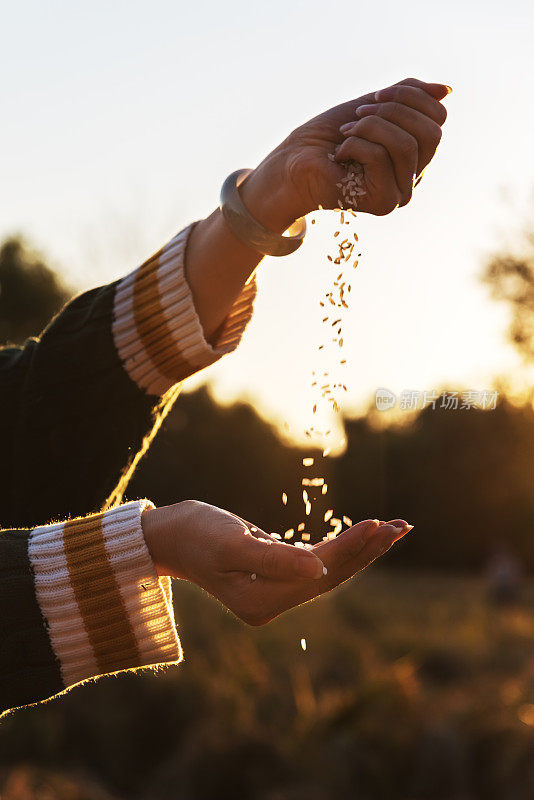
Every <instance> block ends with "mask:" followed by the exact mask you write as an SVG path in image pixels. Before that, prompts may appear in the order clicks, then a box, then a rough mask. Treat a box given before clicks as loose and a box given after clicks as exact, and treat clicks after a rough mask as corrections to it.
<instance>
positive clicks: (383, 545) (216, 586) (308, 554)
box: [142, 501, 412, 625]
mask: <svg viewBox="0 0 534 800" xmlns="http://www.w3.org/2000/svg"><path fill="white" fill-rule="evenodd" d="M142 524H143V532H144V535H145V539H146V541H147V545H148V547H149V550H150V552H151V554H152V557H153V559H154V562H155V564H156V568H157V570H158V573H159V574H160V575H171V576H174V577H177V578H182V579H185V580H189V581H192V582H193V583H196V584H197V585H199V586H201V587H202V588H203V589H205V590H206V591H208V592H209V593H210V594H212V595H213V596H214V597H216V598H217V599H218V600H220V601H221V602H222V603H223V604H224V605H225V606H227V608H229V609H230V610H231V611H232V612H233V613H234V614H235V615H236V616H238V617H240V618H241V619H242V620H244V621H245V622H247V623H249V624H250V625H263V624H265V623H267V622H269V621H270V620H271V619H274V617H276V616H278V615H279V614H281V613H283V612H284V611H287V610H288V609H290V608H292V607H294V606H297V605H300V604H301V603H304V602H306V601H307V600H311V599H312V598H314V597H317V596H318V595H320V594H323V593H324V592H328V591H330V590H331V589H333V588H334V587H336V586H338V585H339V584H340V583H343V582H344V581H346V580H348V579H349V578H351V577H352V576H353V575H355V574H356V573H358V572H360V571H361V570H362V569H365V567H367V566H368V565H369V564H370V563H371V562H372V561H374V560H375V559H376V558H378V557H379V556H381V555H383V554H384V553H385V552H387V550H389V548H390V547H391V546H392V545H393V544H394V542H396V541H397V540H398V539H400V538H401V537H402V536H404V535H405V534H406V533H407V532H408V531H409V530H410V529H411V527H412V526H410V525H408V523H406V522H405V521H404V520H401V519H397V520H392V521H391V522H388V523H381V522H379V521H377V520H364V521H363V522H359V523H358V524H357V525H354V526H352V527H351V528H349V529H348V530H346V531H344V532H343V533H340V534H339V535H338V536H337V537H336V538H335V539H330V540H327V541H321V542H319V543H318V544H316V545H314V546H313V547H311V548H309V549H308V548H302V547H295V546H293V545H289V544H286V543H284V542H282V541H280V540H279V539H277V538H276V537H275V536H271V535H269V534H267V533H265V532H264V531H262V530H261V529H260V528H258V527H256V526H255V525H252V524H251V523H249V522H247V521H245V520H243V519H241V518H240V517H238V516H236V515H234V514H231V513H230V512H228V511H224V510H222V509H220V508H216V507H215V506H210V505H207V504H206V503H200V502H197V501H185V502H182V503H177V504H176V505H172V506H166V507H163V508H156V509H147V510H146V511H145V512H144V513H143V516H142Z"/></svg>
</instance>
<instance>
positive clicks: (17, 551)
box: [0, 500, 182, 714]
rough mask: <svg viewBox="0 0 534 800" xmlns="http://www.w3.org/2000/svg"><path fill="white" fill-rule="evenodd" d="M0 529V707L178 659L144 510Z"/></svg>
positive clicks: (138, 505) (130, 506)
mask: <svg viewBox="0 0 534 800" xmlns="http://www.w3.org/2000/svg"><path fill="white" fill-rule="evenodd" d="M147 505H149V506H150V505H151V504H150V503H148V501H144V500H142V501H137V502H133V503H127V504H125V505H123V506H118V507H117V508H114V509H111V510H110V511H107V512H105V513H103V514H93V515H90V516H88V517H84V518H80V519H72V520H69V521H67V522H63V523H58V524H53V525H48V526H44V527H38V528H34V529H32V530H29V531H27V530H26V531H20V530H8V531H2V532H0V573H1V581H0V608H1V614H0V714H1V713H2V712H5V711H6V710H9V709H13V708H15V707H18V706H21V705H27V704H30V703H36V702H39V701H41V700H44V699H46V698H48V697H51V696H53V695H55V694H57V693H59V692H61V691H63V690H64V689H68V688H70V687H72V686H74V685H76V684H78V683H80V682H82V681H85V680H87V679H89V678H92V677H96V676H99V675H103V674H106V673H112V672H117V671H120V670H127V669H136V668H139V667H147V666H152V667H155V666H161V665H168V664H176V663H178V662H179V661H181V659H182V650H181V646H180V641H179V639H178V636H177V632H176V627H175V623H174V616H173V610H172V602H171V589H170V579H169V578H158V575H157V573H156V570H155V568H154V565H153V563H152V559H151V557H150V554H149V552H148V548H147V546H146V543H145V540H144V537H143V532H142V527H141V513H142V511H143V509H144V508H145V507H146V506H147Z"/></svg>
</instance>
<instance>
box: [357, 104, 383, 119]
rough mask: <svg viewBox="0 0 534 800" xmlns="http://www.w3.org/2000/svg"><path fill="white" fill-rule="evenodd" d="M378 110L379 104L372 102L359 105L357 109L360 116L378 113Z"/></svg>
mask: <svg viewBox="0 0 534 800" xmlns="http://www.w3.org/2000/svg"><path fill="white" fill-rule="evenodd" d="M377 111H378V104H373V103H370V104H368V105H365V106H358V108H357V109H356V113H357V114H358V116H359V117H363V116H364V115H365V114H376V112H377Z"/></svg>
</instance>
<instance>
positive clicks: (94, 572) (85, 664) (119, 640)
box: [0, 228, 255, 713]
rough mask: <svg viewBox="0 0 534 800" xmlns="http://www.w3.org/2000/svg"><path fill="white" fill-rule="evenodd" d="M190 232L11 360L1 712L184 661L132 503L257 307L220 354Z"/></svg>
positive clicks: (239, 315)
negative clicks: (104, 678) (193, 288)
mask: <svg viewBox="0 0 534 800" xmlns="http://www.w3.org/2000/svg"><path fill="white" fill-rule="evenodd" d="M190 230H191V228H186V229H184V230H183V231H181V232H180V233H179V234H178V235H177V236H176V237H174V239H172V240H171V241H170V242H169V243H168V244H167V245H166V246H165V247H164V248H162V250H160V251H159V252H158V253H156V254H155V255H154V256H152V257H151V258H150V259H148V261H146V262H145V263H144V264H143V265H142V266H141V267H139V268H138V269H136V270H134V272H132V273H131V274H130V275H128V276H126V277H125V278H124V279H123V280H121V281H118V282H116V283H113V284H110V285H108V286H104V287H101V288H98V289H95V290H92V291H89V292H86V293H84V294H82V295H80V296H79V297H77V298H75V299H74V300H73V301H72V302H70V303H69V304H68V305H67V306H66V307H65V308H64V309H63V311H62V312H61V313H60V314H59V315H58V316H57V317H56V318H55V319H54V320H53V322H52V323H51V324H50V325H49V326H48V328H46V330H45V331H44V332H43V334H42V336H41V337H40V339H39V340H36V339H31V340H29V341H28V342H27V343H26V345H25V346H24V347H23V348H18V347H7V348H4V349H1V350H0V433H1V437H2V438H1V441H2V444H3V447H2V458H1V459H0V481H1V484H0V485H1V487H2V491H1V494H0V526H1V528H2V529H3V530H2V531H0V569H1V571H2V576H1V580H0V713H1V712H2V711H4V710H6V709H11V708H13V707H16V706H20V705H23V704H28V703H33V702H37V701H39V700H42V699H44V698H46V697H49V696H51V695H53V694H55V693H57V692H59V691H62V690H63V689H65V688H68V687H69V686H72V685H74V684H75V683H78V682H80V681H82V680H86V679H87V678H90V677H93V676H97V675H100V674H103V673H105V672H114V671H117V670H120V669H128V668H135V667H138V666H147V665H157V664H162V663H165V664H168V663H176V662H178V661H179V660H180V658H181V649H180V643H179V640H178V638H177V634H176V629H175V626H174V619H173V614H172V602H171V591H170V581H169V579H167V578H161V579H158V576H157V574H156V571H155V569H154V566H153V564H152V561H151V559H150V555H149V553H148V549H147V547H146V544H145V542H144V539H143V535H142V527H141V513H142V510H143V507H144V505H145V504H146V502H147V501H138V502H135V503H128V504H126V505H119V503H120V500H121V497H122V494H123V492H124V489H125V487H126V484H127V482H128V479H129V477H130V476H131V474H132V472H133V469H134V468H135V465H136V464H137V462H138V460H139V458H140V457H141V456H142V454H143V453H144V452H146V450H147V449H148V446H149V445H150V442H151V440H152V438H153V436H154V435H155V433H156V432H157V430H158V428H159V425H160V424H161V421H162V419H163V417H164V416H165V414H166V413H167V412H168V410H169V409H170V407H171V406H172V404H173V402H174V400H175V399H176V397H177V395H178V393H179V389H180V383H181V381H183V380H184V379H185V378H187V377H188V376H189V375H191V374H193V373H194V372H197V371H198V370H200V369H203V368H204V367H205V366H208V365H209V364H210V363H212V362H213V361H215V360H216V359H218V358H219V357H220V356H221V355H223V354H224V353H226V352H229V351H230V350H232V349H234V348H235V346H236V345H237V344H238V342H239V340H240V337H241V335H242V332H243V330H244V328H245V326H246V324H247V322H248V320H249V319H250V316H251V313H252V302H253V299H254V296H255V283H254V281H250V282H249V283H248V284H247V286H246V287H245V289H244V290H243V293H242V295H241V297H240V298H238V300H237V301H236V303H235V304H234V306H233V308H232V310H231V312H230V314H229V315H228V318H227V320H226V322H225V324H224V325H223V326H222V328H221V330H220V331H219V334H218V337H217V341H216V342H215V344H214V345H213V346H212V345H210V344H208V343H207V342H206V340H205V339H204V336H203V333H202V328H201V325H200V322H199V319H198V317H197V314H196V312H195V308H194V304H193V300H192V296H191V292H190V289H189V286H188V284H187V280H186V277H185V272H184V254H185V250H186V246H187V239H188V236H189V232H190ZM85 515H90V516H85ZM58 520H69V521H68V522H66V523H65V522H57V521H58ZM36 526H39V527H36Z"/></svg>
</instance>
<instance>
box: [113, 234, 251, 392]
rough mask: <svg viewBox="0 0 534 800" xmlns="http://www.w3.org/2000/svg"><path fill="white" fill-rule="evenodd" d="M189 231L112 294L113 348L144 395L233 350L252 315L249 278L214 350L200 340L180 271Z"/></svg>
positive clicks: (187, 290) (175, 238)
mask: <svg viewBox="0 0 534 800" xmlns="http://www.w3.org/2000/svg"><path fill="white" fill-rule="evenodd" d="M192 228H193V226H192V225H190V226H189V227H187V228H184V230H183V231H181V232H180V233H179V234H178V235H177V236H175V237H174V239H171V241H170V242H169V243H168V244H167V245H165V247H163V248H162V250H160V251H159V252H157V253H155V254H154V255H153V256H152V258H149V259H148V261H145V263H144V264H142V265H141V266H140V267H138V269H136V270H134V271H133V272H132V273H130V274H129V275H127V276H126V277H125V278H124V279H123V280H122V281H120V283H119V284H118V287H117V290H116V294H115V307H114V322H113V337H114V340H115V345H116V347H117V350H118V353H119V356H120V359H121V361H122V363H123V364H124V367H125V369H126V371H127V373H128V375H129V376H130V377H131V378H132V380H133V381H134V382H135V383H136V384H137V386H138V387H139V388H140V389H142V390H143V391H145V392H146V393H147V394H150V395H161V394H164V393H165V392H166V391H167V390H168V389H170V388H171V386H173V385H174V384H176V383H178V382H180V381H182V380H184V379H185V378H187V377H189V376H190V375H193V374H194V373H195V372H198V371H199V370H201V369H204V367H207V366H209V365H210V364H213V363H214V362H215V361H217V360H218V359H219V358H221V356H223V355H224V354H225V353H229V352H231V351H232V350H234V349H235V348H236V347H237V345H238V344H239V342H240V340H241V337H242V335H243V331H244V330H245V328H246V326H247V324H248V322H249V320H250V318H251V316H252V306H253V302H254V298H255V296H256V281H255V279H254V277H252V278H251V279H250V280H249V282H248V283H247V284H246V285H245V287H244V288H243V291H242V292H241V295H240V296H239V297H238V298H237V300H236V302H235V303H234V305H233V306H232V308H231V310H230V313H229V314H228V316H227V318H226V320H225V321H224V323H223V325H222V326H221V328H220V330H219V332H218V335H217V339H216V341H215V343H214V345H213V346H212V345H211V344H209V343H208V342H207V341H206V339H205V338H204V333H203V330H202V325H201V323H200V320H199V318H198V315H197V312H196V309H195V305H194V302H193V296H192V293H191V289H190V287H189V284H188V282H187V279H186V276H185V271H184V254H185V250H186V247H187V241H188V239H189V234H190V232H191V230H192Z"/></svg>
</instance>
